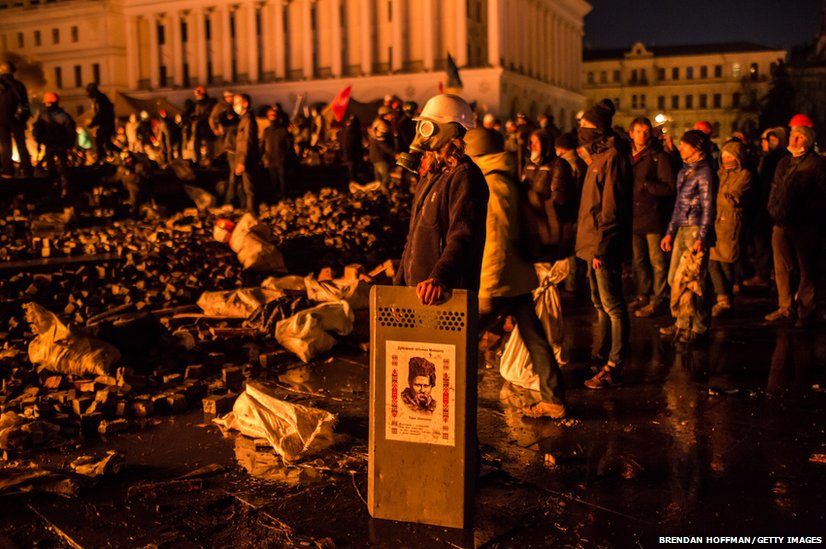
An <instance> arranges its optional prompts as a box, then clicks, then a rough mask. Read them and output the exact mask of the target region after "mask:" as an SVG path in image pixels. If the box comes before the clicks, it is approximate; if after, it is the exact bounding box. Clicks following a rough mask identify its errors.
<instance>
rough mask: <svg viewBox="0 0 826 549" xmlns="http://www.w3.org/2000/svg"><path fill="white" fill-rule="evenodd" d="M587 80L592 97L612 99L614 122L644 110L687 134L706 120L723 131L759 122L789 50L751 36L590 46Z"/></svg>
mask: <svg viewBox="0 0 826 549" xmlns="http://www.w3.org/2000/svg"><path fill="white" fill-rule="evenodd" d="M583 57H584V62H583V68H582V70H583V73H582V80H583V86H584V88H583V89H584V93H585V96H586V102H587V103H588V104H593V103H595V102H597V101H599V100H601V99H603V98H606V97H607V98H609V99H612V100H613V101H614V103H615V104H616V105H617V115H616V116H615V118H614V123H615V124H619V125H621V126H623V127H625V128H627V127H628V125H629V124H630V122H631V121H632V120H633V119H634V118H636V117H638V116H646V117H648V118H649V119H651V121H652V122H653V121H654V119H655V118H657V119H658V120H659V121H665V123H666V125H667V127H668V128H670V129H671V130H672V131H673V132H674V133H675V134H677V135H680V134H681V133H682V132H683V131H685V130H686V129H690V128H691V127H692V126H693V125H694V123H695V122H697V121H698V120H707V121H709V122H711V124H712V126H713V127H714V129H715V137H719V138H726V137H728V136H729V135H730V134H731V133H732V132H734V131H737V130H745V131H748V130H752V129H754V128H756V126H757V102H758V101H759V100H760V98H762V97H763V96H765V94H766V93H767V92H768V90H769V87H770V85H771V73H772V68H773V65H774V64H775V63H777V62H778V61H781V60H785V58H786V52H785V50H781V49H777V48H771V47H766V46H760V45H757V44H750V43H727V44H699V45H685V46H654V47H647V46H646V45H644V44H642V43H641V42H637V43H636V44H634V45H632V46H631V47H630V48H628V49H617V50H586V51H585V52H584V56H583Z"/></svg>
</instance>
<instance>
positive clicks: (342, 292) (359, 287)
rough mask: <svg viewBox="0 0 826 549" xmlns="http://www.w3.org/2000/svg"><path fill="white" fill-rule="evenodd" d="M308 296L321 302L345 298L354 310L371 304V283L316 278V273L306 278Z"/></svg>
mask: <svg viewBox="0 0 826 549" xmlns="http://www.w3.org/2000/svg"><path fill="white" fill-rule="evenodd" d="M304 285H305V287H306V289H307V297H308V298H310V299H311V300H313V301H316V302H319V303H328V302H331V301H341V300H344V301H346V302H347V303H349V304H350V308H352V309H353V310H354V311H357V310H361V309H366V308H368V307H369V306H370V285H369V284H367V283H366V282H364V281H363V280H345V279H343V278H339V279H335V280H324V281H319V280H316V278H315V276H314V275H309V276H308V277H307V278H305V279H304Z"/></svg>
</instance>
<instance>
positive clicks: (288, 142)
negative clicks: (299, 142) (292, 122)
mask: <svg viewBox="0 0 826 549" xmlns="http://www.w3.org/2000/svg"><path fill="white" fill-rule="evenodd" d="M292 141H293V140H292V134H291V133H290V130H288V129H287V128H286V126H283V125H281V124H279V123H278V122H277V121H276V122H274V123H271V124H270V125H269V126H267V127H266V128H264V135H263V137H262V139H261V156H262V160H263V162H264V166H265V167H270V166H282V165H286V162H287V161H288V159H289V156H290V153H291V152H292V150H293V148H292V147H293V142H292Z"/></svg>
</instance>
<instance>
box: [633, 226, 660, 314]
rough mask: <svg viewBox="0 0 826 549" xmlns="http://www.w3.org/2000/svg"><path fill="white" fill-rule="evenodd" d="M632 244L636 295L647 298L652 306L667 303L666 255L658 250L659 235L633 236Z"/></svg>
mask: <svg viewBox="0 0 826 549" xmlns="http://www.w3.org/2000/svg"><path fill="white" fill-rule="evenodd" d="M632 244H633V249H634V277H635V279H636V282H637V295H638V296H641V297H647V298H648V299H649V301H650V302H651V303H653V304H654V305H660V304H661V303H667V302H668V292H667V291H666V266H665V260H666V255H665V252H663V251H662V250H661V249H660V235H659V233H647V234H635V235H633V237H632ZM652 275H653V276H652Z"/></svg>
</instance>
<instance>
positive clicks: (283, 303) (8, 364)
mask: <svg viewBox="0 0 826 549" xmlns="http://www.w3.org/2000/svg"><path fill="white" fill-rule="evenodd" d="M405 200H406V199H405V198H404V193H401V192H398V191H394V192H393V193H391V194H390V195H384V194H380V193H369V194H365V193H360V194H343V193H340V192H338V191H333V190H322V191H320V192H319V193H318V194H310V193H308V194H307V195H305V196H303V197H301V198H298V199H295V200H290V201H285V202H282V203H280V204H278V205H275V206H271V207H265V208H262V213H261V216H260V221H261V222H262V223H263V224H264V225H266V227H267V228H269V231H270V233H271V237H272V239H273V240H274V242H275V244H276V245H277V246H278V248H280V249H281V250H282V252H283V256H284V261H285V262H286V264H287V268H288V270H289V271H290V272H298V273H302V275H303V274H305V273H308V272H310V273H315V272H319V276H318V277H316V275H314V274H312V275H309V276H306V277H305V276H287V277H281V278H274V277H272V276H268V275H270V274H271V273H267V272H250V271H249V270H245V269H243V267H242V265H241V263H240V262H239V260H238V258H237V257H236V256H235V254H234V253H233V250H232V249H231V248H230V247H228V246H227V245H225V244H223V243H221V242H217V241H216V240H215V239H214V238H213V228H214V226H215V223H216V220H218V219H221V218H228V219H230V220H232V221H237V220H239V219H240V217H241V216H240V213H237V212H234V211H232V210H230V209H211V210H204V211H199V210H196V209H190V210H185V211H184V212H181V213H179V214H176V215H174V216H172V217H170V218H168V219H166V220H162V219H151V220H145V221H142V222H136V221H119V222H115V223H112V224H110V225H108V226H106V227H90V228H84V229H76V230H69V231H64V232H56V233H55V234H53V235H52V236H51V237H49V238H48V240H47V242H48V246H49V250H50V253H49V256H50V257H54V256H57V255H60V254H61V253H62V254H64V255H67V256H69V257H71V256H75V255H77V256H80V255H83V256H93V259H92V260H89V261H87V262H77V263H69V264H67V265H65V266H63V268H62V269H60V270H56V271H54V270H53V271H51V272H45V273H42V272H41V273H36V272H32V270H24V271H19V272H16V273H14V274H10V275H7V274H5V273H4V272H3V271H2V270H0V295H2V296H3V298H2V302H0V336H1V337H0V339H2V342H3V343H2V344H0V378H1V379H2V386H0V414H1V415H0V450H1V451H3V452H4V453H6V455H7V456H8V455H16V454H18V453H20V452H21V451H24V450H27V449H30V448H43V447H51V446H54V445H61V444H73V443H74V444H76V443H77V441H78V440H82V438H83V437H86V436H99V435H107V434H110V433H116V432H121V431H127V430H140V429H144V428H147V427H149V426H151V425H152V424H153V421H156V420H155V419H153V418H155V417H156V416H162V415H167V414H177V413H181V412H184V411H186V410H190V409H192V408H194V407H202V408H203V410H204V411H205V412H207V413H210V414H214V415H221V414H225V413H228V412H230V411H231V409H232V406H233V403H234V402H235V400H236V398H237V396H238V395H239V394H241V393H242V392H243V388H244V385H245V381H246V379H247V378H250V377H255V376H256V375H257V372H258V371H260V370H262V369H266V370H270V371H272V370H273V369H278V368H283V367H284V366H286V364H288V363H290V362H297V361H298V360H300V361H304V362H306V361H309V360H312V359H313V358H314V357H315V356H317V355H318V354H321V353H324V352H327V351H328V350H329V349H330V348H332V346H333V345H335V344H336V343H337V342H339V341H341V340H342V339H347V338H348V337H349V338H352V343H353V345H354V346H357V345H358V344H359V337H361V341H362V342H363V340H364V336H365V335H366V317H362V321H363V322H362V324H364V326H362V327H361V333H360V336H352V335H350V334H351V333H352V332H353V331H354V330H353V329H354V322H356V323H357V320H356V318H357V315H360V314H362V315H363V313H364V309H365V308H366V305H367V293H368V292H369V287H368V286H367V284H366V283H365V280H369V279H370V277H368V276H366V274H365V272H364V269H363V268H361V267H360V266H359V265H351V266H349V267H347V268H344V265H345V262H350V261H354V260H355V261H358V262H364V263H365V264H367V265H370V266H374V265H376V264H379V266H378V267H377V268H376V269H375V270H374V271H373V273H372V274H373V276H374V277H385V278H383V281H384V282H387V278H386V276H387V275H392V264H391V263H390V262H388V261H386V258H388V257H398V255H400V252H401V245H402V243H403V238H404V231H405V230H406V221H405V203H406V202H405ZM44 240H46V239H44V238H42V237H41V238H40V239H39V240H36V239H34V238H31V237H29V238H28V240H27V241H26V246H28V248H27V250H28V253H30V254H32V255H37V252H38V250H37V249H36V248H35V247H34V246H36V245H38V243H39V245H40V246H43V244H44ZM18 245H19V242H18ZM42 250H43V248H41V250H40V252H41V253H42ZM291 250H292V251H291ZM299 251H300V253H299ZM94 258H98V260H95V259H94ZM382 261H383V262H382ZM8 272H9V271H6V273H8ZM336 272H338V273H341V274H343V275H345V276H343V277H342V278H339V279H333V274H334V273H336ZM379 279H380V280H381V278H379ZM356 331H358V330H356Z"/></svg>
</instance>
